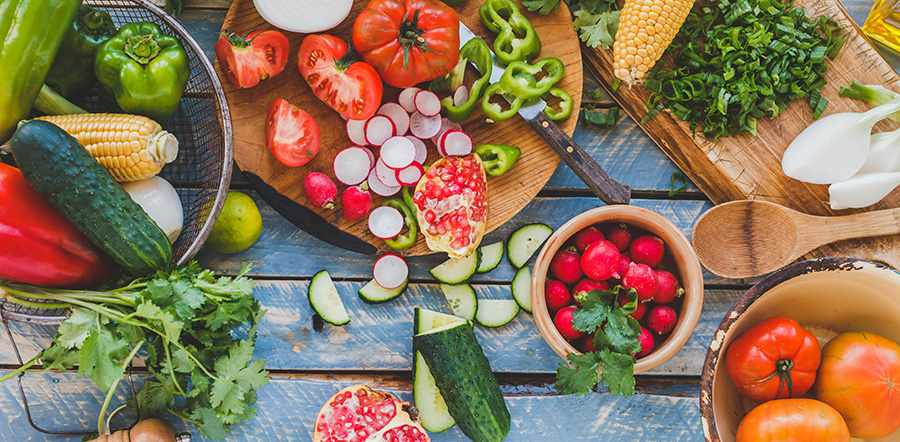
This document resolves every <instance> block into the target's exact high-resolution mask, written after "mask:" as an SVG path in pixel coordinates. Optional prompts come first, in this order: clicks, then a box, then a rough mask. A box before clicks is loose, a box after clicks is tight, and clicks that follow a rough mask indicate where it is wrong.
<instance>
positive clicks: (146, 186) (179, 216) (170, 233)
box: [122, 176, 184, 243]
mask: <svg viewBox="0 0 900 442" xmlns="http://www.w3.org/2000/svg"><path fill="white" fill-rule="evenodd" d="M122 188H123V189H125V191H126V192H128V194H129V195H131V199H133V200H134V202H136V203H138V205H139V206H141V208H142V209H144V212H147V215H150V219H152V220H153V222H155V223H156V225H157V226H159V228H160V229H162V231H163V232H164V233H165V234H166V236H167V237H168V238H169V242H172V243H174V242H175V240H176V239H178V235H180V234H181V229H182V227H184V210H183V209H182V207H181V198H179V197H178V192H176V191H175V188H174V187H172V185H171V184H169V182H168V181H166V180H164V179H162V178H160V177H158V176H154V177H151V178H148V179H146V180H142V181H133V182H130V183H123V184H122Z"/></svg>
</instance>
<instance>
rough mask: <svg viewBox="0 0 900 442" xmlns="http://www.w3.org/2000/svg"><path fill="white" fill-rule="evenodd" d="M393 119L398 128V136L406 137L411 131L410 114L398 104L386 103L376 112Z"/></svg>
mask: <svg viewBox="0 0 900 442" xmlns="http://www.w3.org/2000/svg"><path fill="white" fill-rule="evenodd" d="M376 114H377V115H384V116H385V117H388V118H390V119H391V121H392V122H393V123H394V127H396V128H397V135H406V132H407V131H408V130H409V112H407V111H406V109H404V108H403V106H400V105H399V104H397V103H384V104H382V105H381V107H380V108H379V109H378V112H376Z"/></svg>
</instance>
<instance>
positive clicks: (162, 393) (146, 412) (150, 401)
mask: <svg viewBox="0 0 900 442" xmlns="http://www.w3.org/2000/svg"><path fill="white" fill-rule="evenodd" d="M137 402H138V405H139V408H140V410H141V417H142V418H146V417H152V416H158V415H160V414H163V413H165V412H166V410H168V408H169V407H171V406H172V405H174V403H175V396H174V395H173V394H172V392H171V391H169V390H167V389H166V388H165V387H163V384H161V383H159V382H156V381H152V380H151V381H147V382H146V383H144V385H143V386H142V387H141V390H140V391H138V393H137Z"/></svg>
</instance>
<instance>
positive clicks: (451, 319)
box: [413, 307, 465, 334]
mask: <svg viewBox="0 0 900 442" xmlns="http://www.w3.org/2000/svg"><path fill="white" fill-rule="evenodd" d="M415 319H416V323H415V324H414V327H413V334H419V333H424V332H427V331H429V330H434V329H436V328H438V327H443V326H445V325H447V324H455V323H457V322H459V321H465V319H463V318H460V317H459V316H454V315H448V314H446V313H439V312H435V311H431V310H426V309H423V308H418V307H416V313H415Z"/></svg>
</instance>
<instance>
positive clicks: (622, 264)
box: [612, 252, 631, 279]
mask: <svg viewBox="0 0 900 442" xmlns="http://www.w3.org/2000/svg"><path fill="white" fill-rule="evenodd" d="M629 266H631V258H629V257H628V253H627V252H622V253H621V254H619V267H618V268H617V269H616V271H615V272H613V275H612V278H613V279H622V276H624V275H625V271H626V270H628V267H629Z"/></svg>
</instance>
